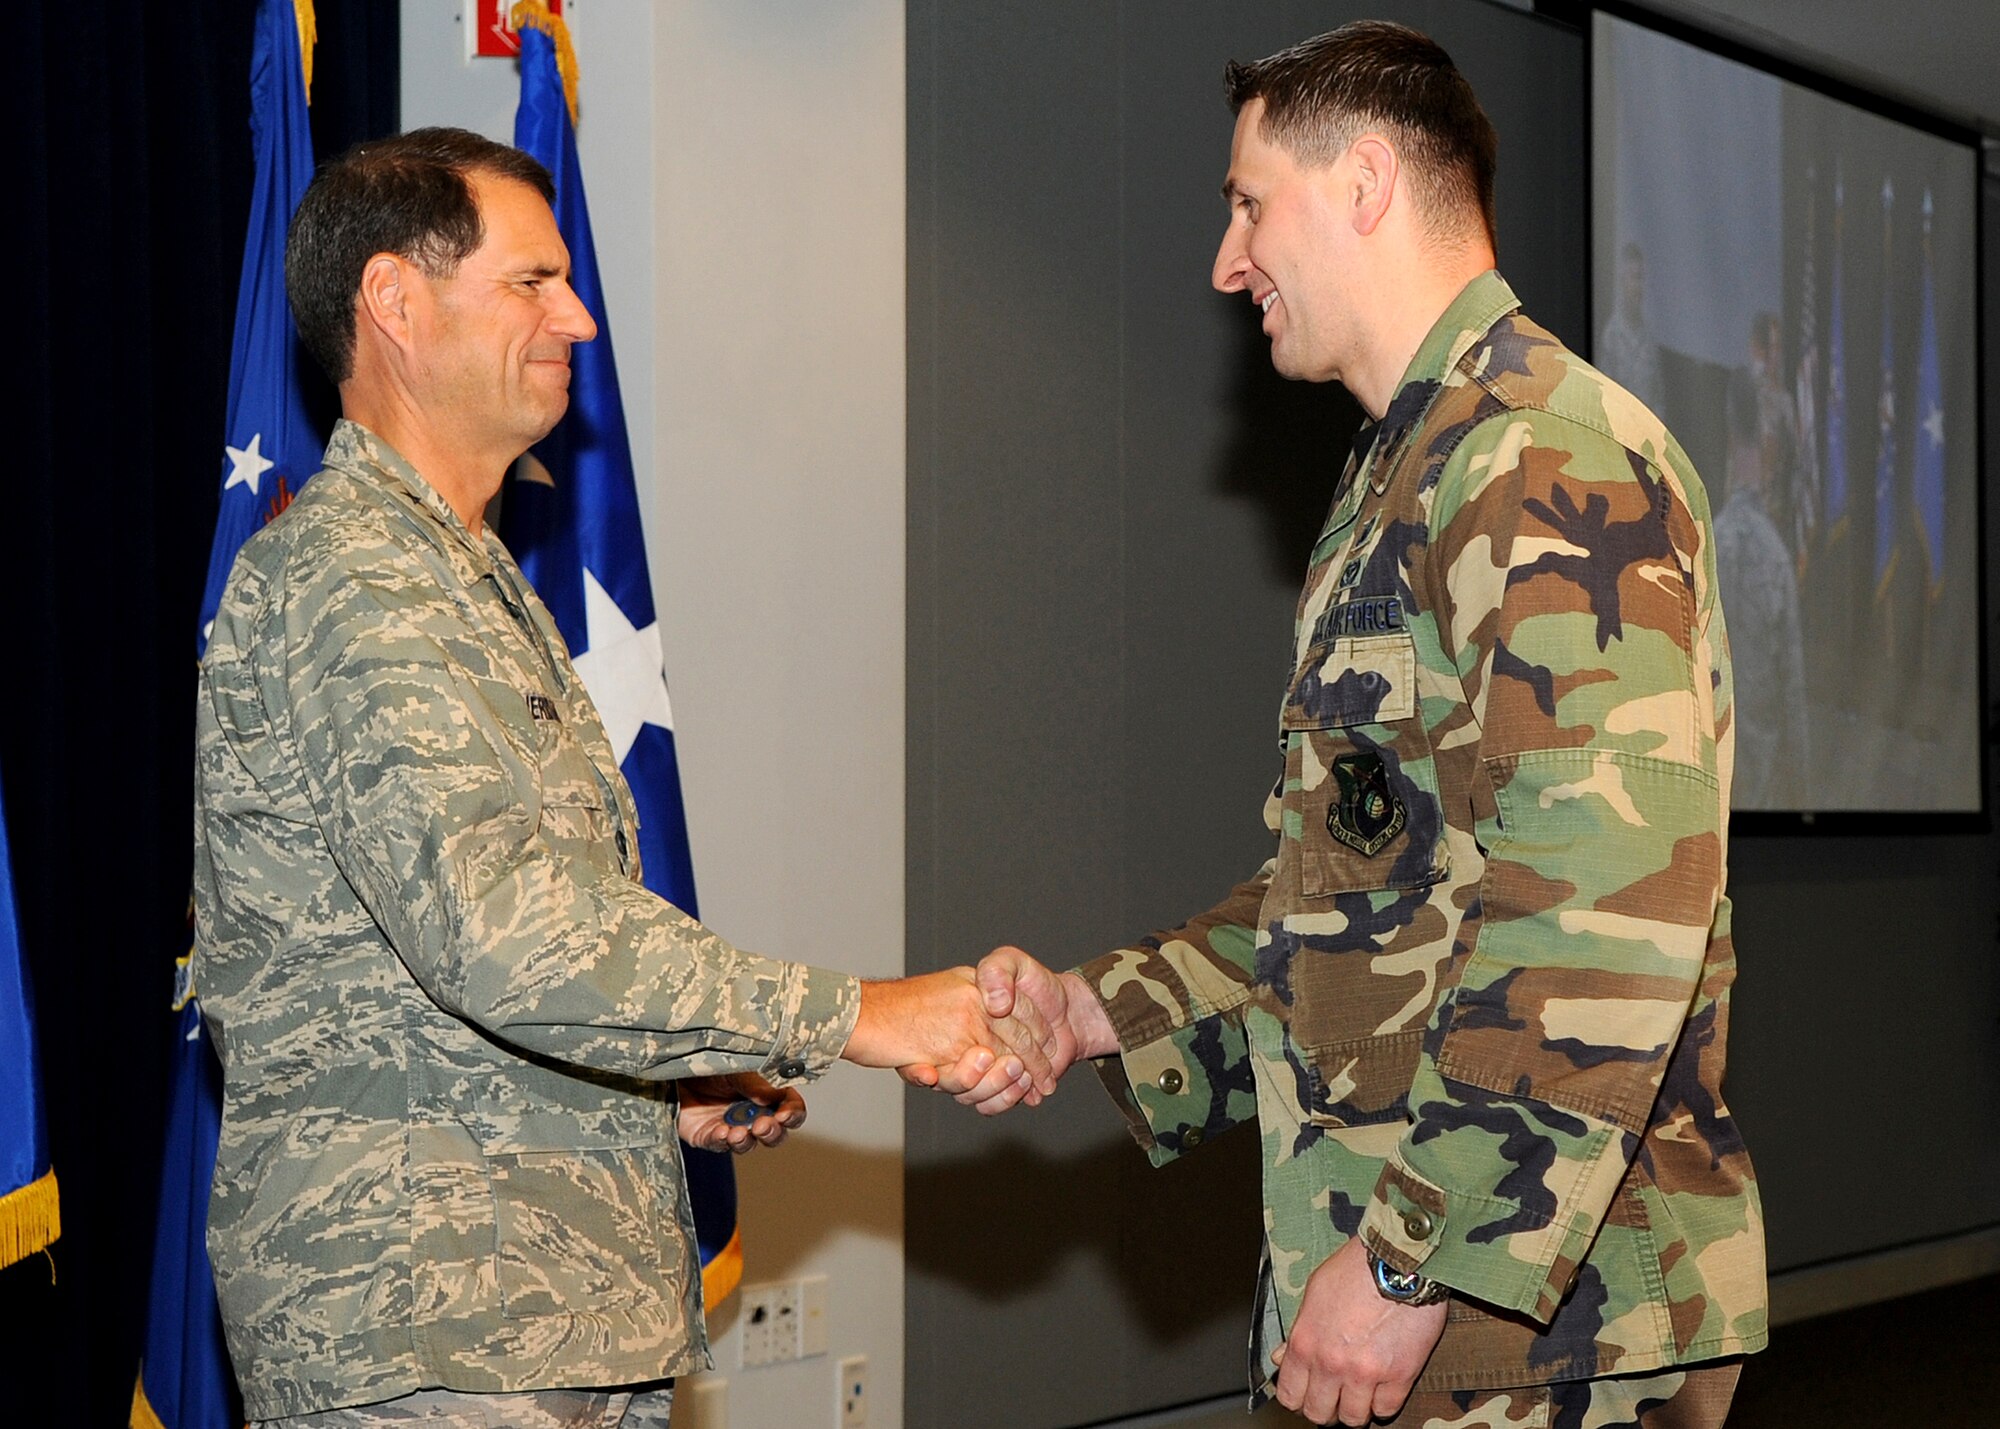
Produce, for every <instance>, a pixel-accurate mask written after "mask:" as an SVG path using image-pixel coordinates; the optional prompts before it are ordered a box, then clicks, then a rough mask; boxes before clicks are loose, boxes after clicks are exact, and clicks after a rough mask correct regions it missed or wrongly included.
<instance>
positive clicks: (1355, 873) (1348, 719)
mask: <svg viewBox="0 0 2000 1429" xmlns="http://www.w3.org/2000/svg"><path fill="white" fill-rule="evenodd" d="M1282 724H1283V728H1284V733H1285V833H1286V835H1287V838H1286V844H1287V847H1288V848H1296V850H1297V856H1298V859H1299V891H1300V892H1301V893H1303V894H1304V895H1305V896H1306V897H1308V898H1319V897H1330V896H1332V895H1334V894H1339V893H1365V892H1370V891H1373V890H1378V889H1405V888H1423V887H1426V886H1428V885H1430V884H1432V883H1435V882H1437V881H1438V880H1439V879H1441V878H1443V877H1444V876H1445V874H1446V872H1447V871H1448V863H1447V857H1446V852H1445V841H1444V836H1443V835H1444V817H1443V806H1442V804H1441V802H1440V800H1439V798H1438V777H1437V763H1436V760H1435V759H1434V758H1433V757H1432V752H1431V741H1430V731H1429V730H1428V729H1427V728H1426V727H1425V724H1424V719H1423V710H1422V706H1421V702H1420V700H1419V699H1418V695H1417V653H1416V643H1415V641H1414V639H1413V638H1412V637H1411V635H1410V634H1409V632H1408V631H1398V632H1395V633H1393V634H1386V635H1369V636H1344V637H1337V638H1332V639H1327V640H1324V641H1321V642H1319V643H1317V644H1315V645H1314V646H1313V647H1312V648H1311V649H1310V650H1309V651H1308V652H1307V654H1306V658H1305V660H1304V661H1303V662H1302V663H1301V664H1300V666H1299V669H1298V673H1297V674H1296V675H1295V676H1294V677H1293V680H1292V687H1291V689H1290V690H1289V691H1288V692H1287V693H1286V696H1285V708H1284V714H1283V717H1282Z"/></svg>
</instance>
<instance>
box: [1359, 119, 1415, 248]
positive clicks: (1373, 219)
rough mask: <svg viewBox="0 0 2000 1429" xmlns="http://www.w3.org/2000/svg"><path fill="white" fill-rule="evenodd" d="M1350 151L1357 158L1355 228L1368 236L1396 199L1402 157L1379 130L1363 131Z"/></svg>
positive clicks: (1363, 235)
mask: <svg viewBox="0 0 2000 1429" xmlns="http://www.w3.org/2000/svg"><path fill="white" fill-rule="evenodd" d="M1348 153H1349V154H1350V155H1351V156H1352V157H1353V159H1354V168H1353V185H1352V187H1351V188H1350V190H1349V192H1350V194H1351V195H1352V197H1353V206H1352V209H1351V211H1350V213H1349V218H1350V219H1351V220H1352V221H1353V224H1354V231H1355V232H1356V233H1358V234H1360V235H1361V236H1362V237H1364V238H1366V237H1367V236H1368V235H1369V234H1371V233H1373V232H1374V231H1375V230H1376V228H1377V227H1378V226H1379V225H1380V224H1381V222H1382V220H1383V219H1384V218H1385V217H1386V216H1387V215H1388V212H1389V209H1390V207H1391V206H1392V205H1393V204H1394V203H1395V200H1396V179H1397V176H1398V175H1399V174H1400V172H1401V170H1402V159H1401V157H1400V156H1399V155H1398V154H1397V153H1396V149H1395V146H1394V145H1393V144H1391V143H1390V142H1389V141H1388V140H1387V139H1384V138H1383V137H1382V136H1381V135H1379V134H1363V135H1362V136H1361V137H1360V138H1359V139H1356V140H1355V141H1354V143H1353V146H1352V147H1350V148H1349V149H1348Z"/></svg>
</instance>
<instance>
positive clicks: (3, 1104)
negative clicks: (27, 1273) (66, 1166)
mask: <svg viewBox="0 0 2000 1429" xmlns="http://www.w3.org/2000/svg"><path fill="white" fill-rule="evenodd" d="M30 992H31V990H30V988H29V986H28V965H27V963H26V961H24V959H23V957H22V954H21V930H20V926H19V924H18V923H17V922H16V921H15V917H14V875H13V871H12V866H11V865H10V863H9V862H8V858H7V821H6V816H5V815H4V813H0V1265H12V1264H13V1263H14V1262H15V1261H17V1260H20V1259H23V1258H24V1257H26V1256H30V1255H33V1254H34V1253H35V1252H36V1251H38V1250H41V1249H42V1248H43V1247H45V1246H47V1245H48V1244H49V1243H50V1242H52V1241H54V1240H55V1238H56V1237H57V1236H59V1235H61V1234H62V1218H61V1216H60V1214H59V1210H60V1207H59V1206H58V1203H57V1197H56V1173H55V1168H54V1167H53V1166H51V1165H50V1164H49V1128H48V1123H47V1122H46V1121H44V1120H43V1118H42V1072H41V1063H40V1061H39V1060H37V1058H36V1056H35V1000H34V998H33V997H32V996H31V995H30Z"/></svg>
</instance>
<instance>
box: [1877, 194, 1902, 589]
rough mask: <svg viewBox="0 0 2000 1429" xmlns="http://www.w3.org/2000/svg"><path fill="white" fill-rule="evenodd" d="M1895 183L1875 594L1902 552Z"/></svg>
mask: <svg viewBox="0 0 2000 1429" xmlns="http://www.w3.org/2000/svg"><path fill="white" fill-rule="evenodd" d="M1895 203H1896V191H1895V187H1894V186H1893V185H1892V184H1891V183H1890V182H1889V180H1887V179H1884V180H1883V181H1882V275H1883V276H1882V385H1881V389H1880V392H1881V395H1880V396H1879V397H1878V398H1877V399H1876V403H1875V598H1876V599H1877V600H1880V599H1881V598H1882V597H1883V596H1885V595H1887V594H1888V591H1889V580H1890V578H1891V577H1892V576H1894V575H1895V573H1896V562H1897V560H1898V559H1899V557H1900V556H1901V551H1900V549H1899V548H1900V546H1901V543H1902V532H1901V529H1900V528H1901V521H1900V520H1899V517H1900V516H1901V514H1902V503H1901V502H1899V501H1898V500H1897V499H1896V323H1895V305H1894V301H1893V300H1894V296H1895V285H1894V283H1893V282H1892V281H1891V275H1892V274H1894V273H1895V271H1896V269H1895V266H1894V264H1892V263H1891V261H1890V251H1891V249H1890V243H1891V239H1890V235H1891V233H1892V231H1893V230H1892V228H1891V222H1892V218H1893V215H1894V211H1895Z"/></svg>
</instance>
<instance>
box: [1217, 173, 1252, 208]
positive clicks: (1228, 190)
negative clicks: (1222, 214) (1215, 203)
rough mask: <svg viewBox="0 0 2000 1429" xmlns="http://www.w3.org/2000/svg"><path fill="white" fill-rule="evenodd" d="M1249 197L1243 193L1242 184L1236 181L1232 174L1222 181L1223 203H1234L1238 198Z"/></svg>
mask: <svg viewBox="0 0 2000 1429" xmlns="http://www.w3.org/2000/svg"><path fill="white" fill-rule="evenodd" d="M1249 197H1250V195H1249V194H1247V193H1244V192H1243V188H1242V186H1241V185H1240V184H1238V183H1237V182H1236V179H1235V176H1234V175H1231V176H1230V177H1229V178H1226V179H1224V180H1223V181H1222V201H1223V202H1224V203H1234V202H1236V200H1237V199H1239V198H1245V199H1247V198H1249Z"/></svg>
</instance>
